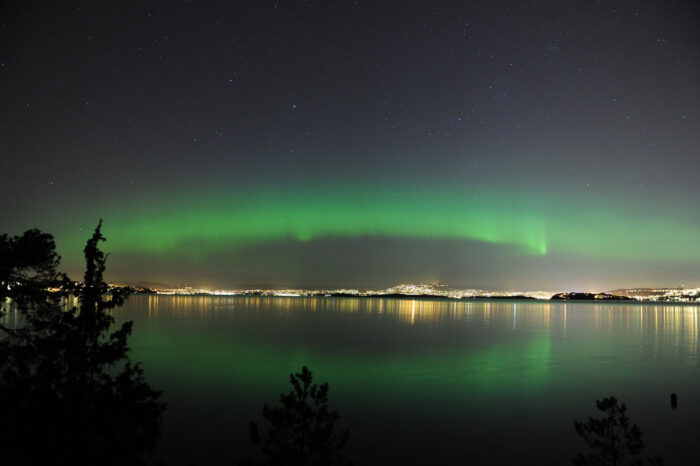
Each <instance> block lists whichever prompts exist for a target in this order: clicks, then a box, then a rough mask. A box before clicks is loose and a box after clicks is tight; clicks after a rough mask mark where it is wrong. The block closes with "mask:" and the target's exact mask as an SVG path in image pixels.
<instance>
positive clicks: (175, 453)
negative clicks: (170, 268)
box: [117, 296, 700, 465]
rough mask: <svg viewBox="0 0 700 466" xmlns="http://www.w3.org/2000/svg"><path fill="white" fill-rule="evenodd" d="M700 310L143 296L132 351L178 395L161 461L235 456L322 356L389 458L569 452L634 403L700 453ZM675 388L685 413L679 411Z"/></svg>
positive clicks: (365, 447) (374, 458)
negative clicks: (578, 424) (617, 403)
mask: <svg viewBox="0 0 700 466" xmlns="http://www.w3.org/2000/svg"><path fill="white" fill-rule="evenodd" d="M698 310H699V309H698V307H696V306H668V305H630V304H592V303H569V304H563V303H562V304H549V303H540V302H527V301H520V302H514V301H508V302H505V301H499V302H472V303H467V302H450V301H437V300H411V299H374V298H371V299H370V298H359V299H354V298H293V297H291V298H265V297H174V296H133V297H131V298H130V299H129V301H128V303H127V304H126V305H125V306H124V308H123V310H122V311H119V312H118V314H117V316H118V320H120V321H121V320H134V321H135V324H134V334H133V336H132V338H131V346H132V348H133V350H134V351H133V354H132V357H133V358H134V359H136V360H139V361H142V363H143V367H144V369H145V372H146V376H147V379H148V381H149V382H150V383H151V384H152V385H154V386H155V387H158V388H160V389H162V390H163V397H164V399H165V400H166V401H167V402H168V410H167V412H166V415H165V425H164V435H163V439H162V441H161V443H160V445H159V448H158V451H157V457H158V458H162V459H163V460H165V461H166V463H167V464H171V465H185V464H197V465H208V464H234V463H235V461H236V460H237V459H238V458H240V457H241V456H244V455H250V454H252V453H253V452H254V450H252V449H251V446H250V442H249V440H248V430H247V429H248V423H249V421H250V420H260V412H261V407H262V405H263V403H265V402H268V403H274V402H276V401H277V399H278V397H279V394H280V393H281V392H283V391H284V392H287V391H289V387H290V386H289V373H290V372H297V371H298V370H299V369H300V368H301V366H302V365H307V366H308V367H309V368H310V369H311V370H312V371H313V372H314V375H315V377H316V379H317V380H318V381H327V382H329V385H330V394H329V395H330V404H331V407H332V408H334V409H337V410H338V411H339V412H340V414H341V421H340V424H341V426H343V427H347V428H349V429H350V432H351V439H350V442H349V444H348V447H347V454H348V456H349V457H351V458H352V459H354V460H355V462H356V463H357V464H359V465H374V464H389V463H396V464H399V463H402V464H416V465H428V464H570V460H571V458H572V457H573V456H575V454H576V453H577V452H578V451H580V450H583V449H584V444H583V441H582V440H581V439H580V438H579V437H578V436H577V435H576V433H575V432H574V429H573V421H574V420H577V419H578V420H580V419H584V418H586V417H587V416H589V415H594V414H596V413H595V408H594V401H595V400H596V399H599V398H602V397H605V396H609V395H612V394H614V395H615V396H617V397H618V398H619V399H621V400H623V401H625V402H626V403H627V405H628V408H629V415H630V418H631V419H632V421H633V422H634V423H636V424H638V425H639V426H640V427H641V429H642V432H643V438H644V440H645V443H646V444H647V449H646V452H647V453H648V454H650V455H657V454H661V455H662V456H663V457H664V459H665V460H666V464H669V465H673V464H696V457H695V452H696V451H697V440H696V439H697V438H698V434H699V433H700V400H699V395H700V368H699V366H698ZM671 392H676V393H677V394H678V399H679V403H678V409H677V410H676V411H673V410H672V409H671V408H670V402H669V396H670V393H671Z"/></svg>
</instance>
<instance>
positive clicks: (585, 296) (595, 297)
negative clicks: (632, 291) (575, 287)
mask: <svg viewBox="0 0 700 466" xmlns="http://www.w3.org/2000/svg"><path fill="white" fill-rule="evenodd" d="M549 300H550V301H634V298H630V297H629V296H619V295H614V294H610V293H576V292H572V291H569V292H566V293H557V294H555V295H553V296H552V297H551V298H549Z"/></svg>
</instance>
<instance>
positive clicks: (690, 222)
mask: <svg viewBox="0 0 700 466" xmlns="http://www.w3.org/2000/svg"><path fill="white" fill-rule="evenodd" d="M566 197H567V198H568V200H567V199H565V198H564V197H557V196H556V195H552V194H551V193H548V194H547V195H545V194H541V193H540V194H535V195H533V194H532V193H530V194H527V193H524V192H518V190H516V189H511V190H509V191H508V190H506V189H499V188H498V187H495V186H494V187H491V188H483V187H478V186H474V187H473V188H469V189H465V188H459V187H451V186H449V185H445V186H438V185H437V184H436V185H435V186H433V187H430V186H425V185H420V186H418V185H416V186H407V187H400V186H386V185H371V184H370V185H368V186H355V185H342V184H338V185H319V184H316V185H311V184H306V185H303V187H301V188H298V187H294V186H291V185H274V187H272V188H267V189H265V188H261V187H258V188H255V189H242V188H239V189H230V188H229V189H218V190H217V189H210V190H208V191H196V193H195V194H192V193H188V192H181V193H173V194H172V195H170V196H168V197H163V198H160V199H151V200H149V201H148V202H144V201H142V200H138V199H126V200H124V199H122V200H120V201H119V202H117V201H114V200H113V201H110V202H104V203H101V206H102V207H101V210H99V209H96V208H95V207H94V206H93V207H89V208H84V209H80V214H79V218H78V217H72V216H70V215H61V217H58V218H56V219H54V222H53V223H52V224H54V225H60V226H59V227H58V228H57V229H56V230H53V231H56V237H57V240H58V243H59V250H61V251H66V252H67V253H68V254H65V253H64V256H66V257H71V256H72V255H73V256H74V257H77V254H79V251H80V250H81V249H82V245H83V244H84V242H85V239H86V237H87V232H88V231H90V229H92V228H94V222H96V220H97V219H98V218H100V217H103V218H104V219H105V222H106V223H105V229H104V232H105V235H106V236H107V238H108V240H109V243H108V245H107V247H108V249H109V251H111V252H113V253H121V252H133V253H139V254H154V255H178V256H182V257H187V255H188V254H189V255H190V256H191V257H204V256H206V255H207V254H215V253H217V252H218V251H228V250H234V249H237V248H241V247H245V246H248V245H252V244H259V243H269V242H275V241H284V240H296V241H312V240H315V239H319V238H323V237H369V236H380V237H391V238H429V239H457V240H467V241H476V242H483V243H488V244H494V245H504V246H508V247H511V248H513V249H512V250H514V251H516V253H517V254H521V255H546V254H548V253H553V252H556V253H560V254H561V253H563V254H573V255H580V256H586V257H609V258H624V259H631V260H634V259H636V258H639V257H644V258H646V259H651V260H657V261H661V262H664V261H666V262H667V261H679V260H680V261H683V260H692V259H698V258H700V247H699V246H700V225H698V224H696V223H695V221H694V219H689V218H688V216H687V214H685V213H684V210H683V207H682V206H673V207H667V206H664V205H656V206H653V205H649V203H645V204H643V203H642V202H641V201H636V202H627V203H625V202H624V201H622V200H620V201H617V202H616V204H615V205H611V204H610V203H609V202H608V201H606V200H605V199H609V195H608V197H607V198H606V197H604V196H603V195H600V196H599V197H597V198H596V197H595V196H592V195H590V193H589V194H587V195H581V196H575V197H572V196H571V193H570V192H569V195H568V196H566ZM571 199H575V200H571ZM110 204H111V205H110ZM86 230H87V231H86ZM49 231H50V230H49Z"/></svg>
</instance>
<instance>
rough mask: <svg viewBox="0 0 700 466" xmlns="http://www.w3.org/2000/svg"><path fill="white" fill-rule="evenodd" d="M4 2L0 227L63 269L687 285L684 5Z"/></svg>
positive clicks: (378, 282)
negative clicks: (35, 231)
mask: <svg viewBox="0 0 700 466" xmlns="http://www.w3.org/2000/svg"><path fill="white" fill-rule="evenodd" d="M7 3H9V2H5V3H4V6H3V7H2V8H3V10H2V11H1V12H0V17H1V20H0V21H1V31H0V89H2V92H1V93H0V174H1V180H2V181H0V194H1V196H0V199H1V200H0V232H6V233H10V234H18V233H21V232H22V231H24V230H26V229H29V228H40V229H42V230H44V231H47V232H50V233H53V234H54V235H55V237H56V240H57V247H58V251H59V253H60V254H61V255H62V256H63V268H64V269H65V270H66V271H68V272H69V273H70V274H71V276H73V277H74V278H79V277H80V275H81V272H80V270H81V249H82V246H83V245H84V243H85V241H86V240H87V238H88V237H89V235H90V233H91V230H92V229H93V228H94V227H95V225H96V224H97V222H98V220H99V219H100V218H103V219H104V230H103V232H104V234H105V236H106V237H107V239H108V241H107V243H105V249H106V250H107V251H109V252H111V256H110V259H109V262H108V274H107V277H108V278H109V279H111V280H119V281H131V282H137V281H142V280H148V281H154V282H165V283H170V284H180V283H188V284H193V285H198V286H208V287H229V288H232V287H239V286H270V287H286V286H308V287H325V286H347V287H369V288H380V287H386V286H391V285H394V284H396V283H400V282H408V281H411V282H420V281H434V280H440V281H442V282H446V283H448V284H450V285H453V286H457V287H490V288H520V289H544V290H562V289H571V290H602V289H611V288H616V287H622V286H664V285H666V286H675V285H681V284H685V285H687V286H700V207H698V200H699V199H700V183H698V178H699V175H700V150H699V149H698V147H699V145H700V111H699V109H700V93H699V91H698V83H700V47H699V44H700V32H699V29H698V28H697V24H698V19H699V18H698V16H699V15H698V8H697V7H696V6H695V5H694V3H695V2H693V1H688V2H670V1H669V2H651V1H640V2H631V1H627V2H605V1H598V2H595V1H585V2H584V1H575V2H568V1H562V0H559V1H552V2H487V1H483V2H458V1H455V2H403V3H399V2H371V1H338V2H319V1H303V2H291V1H290V2H286V1H279V2H266V1H262V0H261V1H254V2H236V1H225V2H223V1H222V2H214V1H206V2H205V1H201V2H200V1H189V2H182V1H172V2H160V3H155V2H153V3H151V2H82V4H81V3H74V2H53V3H46V4H44V5H42V6H39V5H35V6H33V5H32V4H31V2H14V4H13V5H8V4H7Z"/></svg>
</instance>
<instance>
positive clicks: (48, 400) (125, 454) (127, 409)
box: [0, 221, 165, 465]
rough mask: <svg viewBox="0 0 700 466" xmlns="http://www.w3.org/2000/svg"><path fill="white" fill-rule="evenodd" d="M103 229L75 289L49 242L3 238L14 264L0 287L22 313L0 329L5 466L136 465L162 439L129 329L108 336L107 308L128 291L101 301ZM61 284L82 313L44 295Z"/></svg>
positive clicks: (30, 236)
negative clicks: (132, 358)
mask: <svg viewBox="0 0 700 466" xmlns="http://www.w3.org/2000/svg"><path fill="white" fill-rule="evenodd" d="M101 226H102V221H100V223H99V224H98V226H97V228H96V229H95V232H94V234H93V235H92V238H91V239H90V240H89V241H88V242H87V245H86V246H85V249H84V254H85V260H86V264H87V267H86V272H85V277H84V281H83V284H82V286H80V287H78V288H76V289H72V290H70V289H69V288H70V287H69V286H68V284H69V283H70V282H69V281H68V280H67V279H66V277H65V276H60V275H59V274H58V273H57V272H56V268H57V266H58V260H59V257H58V256H57V255H56V254H55V251H54V248H55V245H54V242H53V238H51V236H50V235H47V234H45V233H40V232H38V231H37V230H31V231H29V232H27V233H25V234H24V235H23V236H22V237H15V238H8V237H6V236H3V237H0V251H1V252H0V254H2V255H3V256H2V257H3V258H4V257H8V258H11V259H12V262H8V264H10V265H9V266H8V265H6V264H5V265H3V269H2V271H1V272H2V274H3V275H2V276H0V280H2V281H6V283H8V284H9V286H10V289H9V290H8V293H7V296H8V297H10V298H11V299H12V300H13V304H12V305H13V306H15V309H16V310H17V312H19V313H20V315H21V319H20V322H21V323H20V325H17V326H14V327H10V326H0V330H1V331H2V333H3V334H4V336H0V399H2V400H3V409H2V410H0V435H1V437H0V438H2V442H3V444H4V445H8V446H11V447H9V448H5V449H3V451H2V455H4V457H3V460H9V461H8V462H7V464H40V463H41V462H49V463H50V464H86V463H91V464H102V465H105V464H106V465H116V464H142V463H143V459H142V458H143V454H144V453H147V452H149V451H150V450H151V449H152V447H153V446H154V444H155V441H156V440H157V439H158V437H159V435H160V422H161V417H162V413H163V410H164V409H165V404H163V403H161V402H160V401H159V397H160V393H159V392H158V391H155V390H153V389H152V388H151V387H150V386H149V385H148V384H147V383H146V382H145V381H144V379H143V371H142V370H141V368H140V367H139V365H138V364H132V363H131V361H130V360H129V358H128V355H127V353H128V351H129V347H128V345H127V338H128V336H129V335H130V333H131V330H132V324H133V323H132V322H126V323H124V324H122V325H121V327H119V328H118V329H116V330H113V329H112V327H113V324H114V317H112V315H111V314H110V311H111V310H112V309H114V308H116V307H118V306H121V305H122V304H123V303H124V300H125V299H126V297H127V293H126V292H125V291H124V290H117V291H115V292H113V293H111V294H110V295H107V291H108V289H107V284H106V283H105V282H104V279H103V273H104V270H105V259H106V258H105V255H104V253H103V252H102V251H100V249H99V248H98V243H99V242H100V241H104V237H103V236H102V234H101ZM31 251H33V252H31ZM30 252H31V253H30ZM59 279H61V282H62V284H63V286H64V289H68V290H67V291H72V292H74V293H76V294H77V296H78V299H79V303H80V305H79V308H75V307H73V308H71V309H67V310H64V309H63V306H62V302H61V299H62V298H63V293H54V294H52V293H48V292H47V291H46V286H47V285H55V284H56V283H58V282H59ZM5 288H7V286H5ZM10 400H11V401H10ZM3 462H4V461H3Z"/></svg>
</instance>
